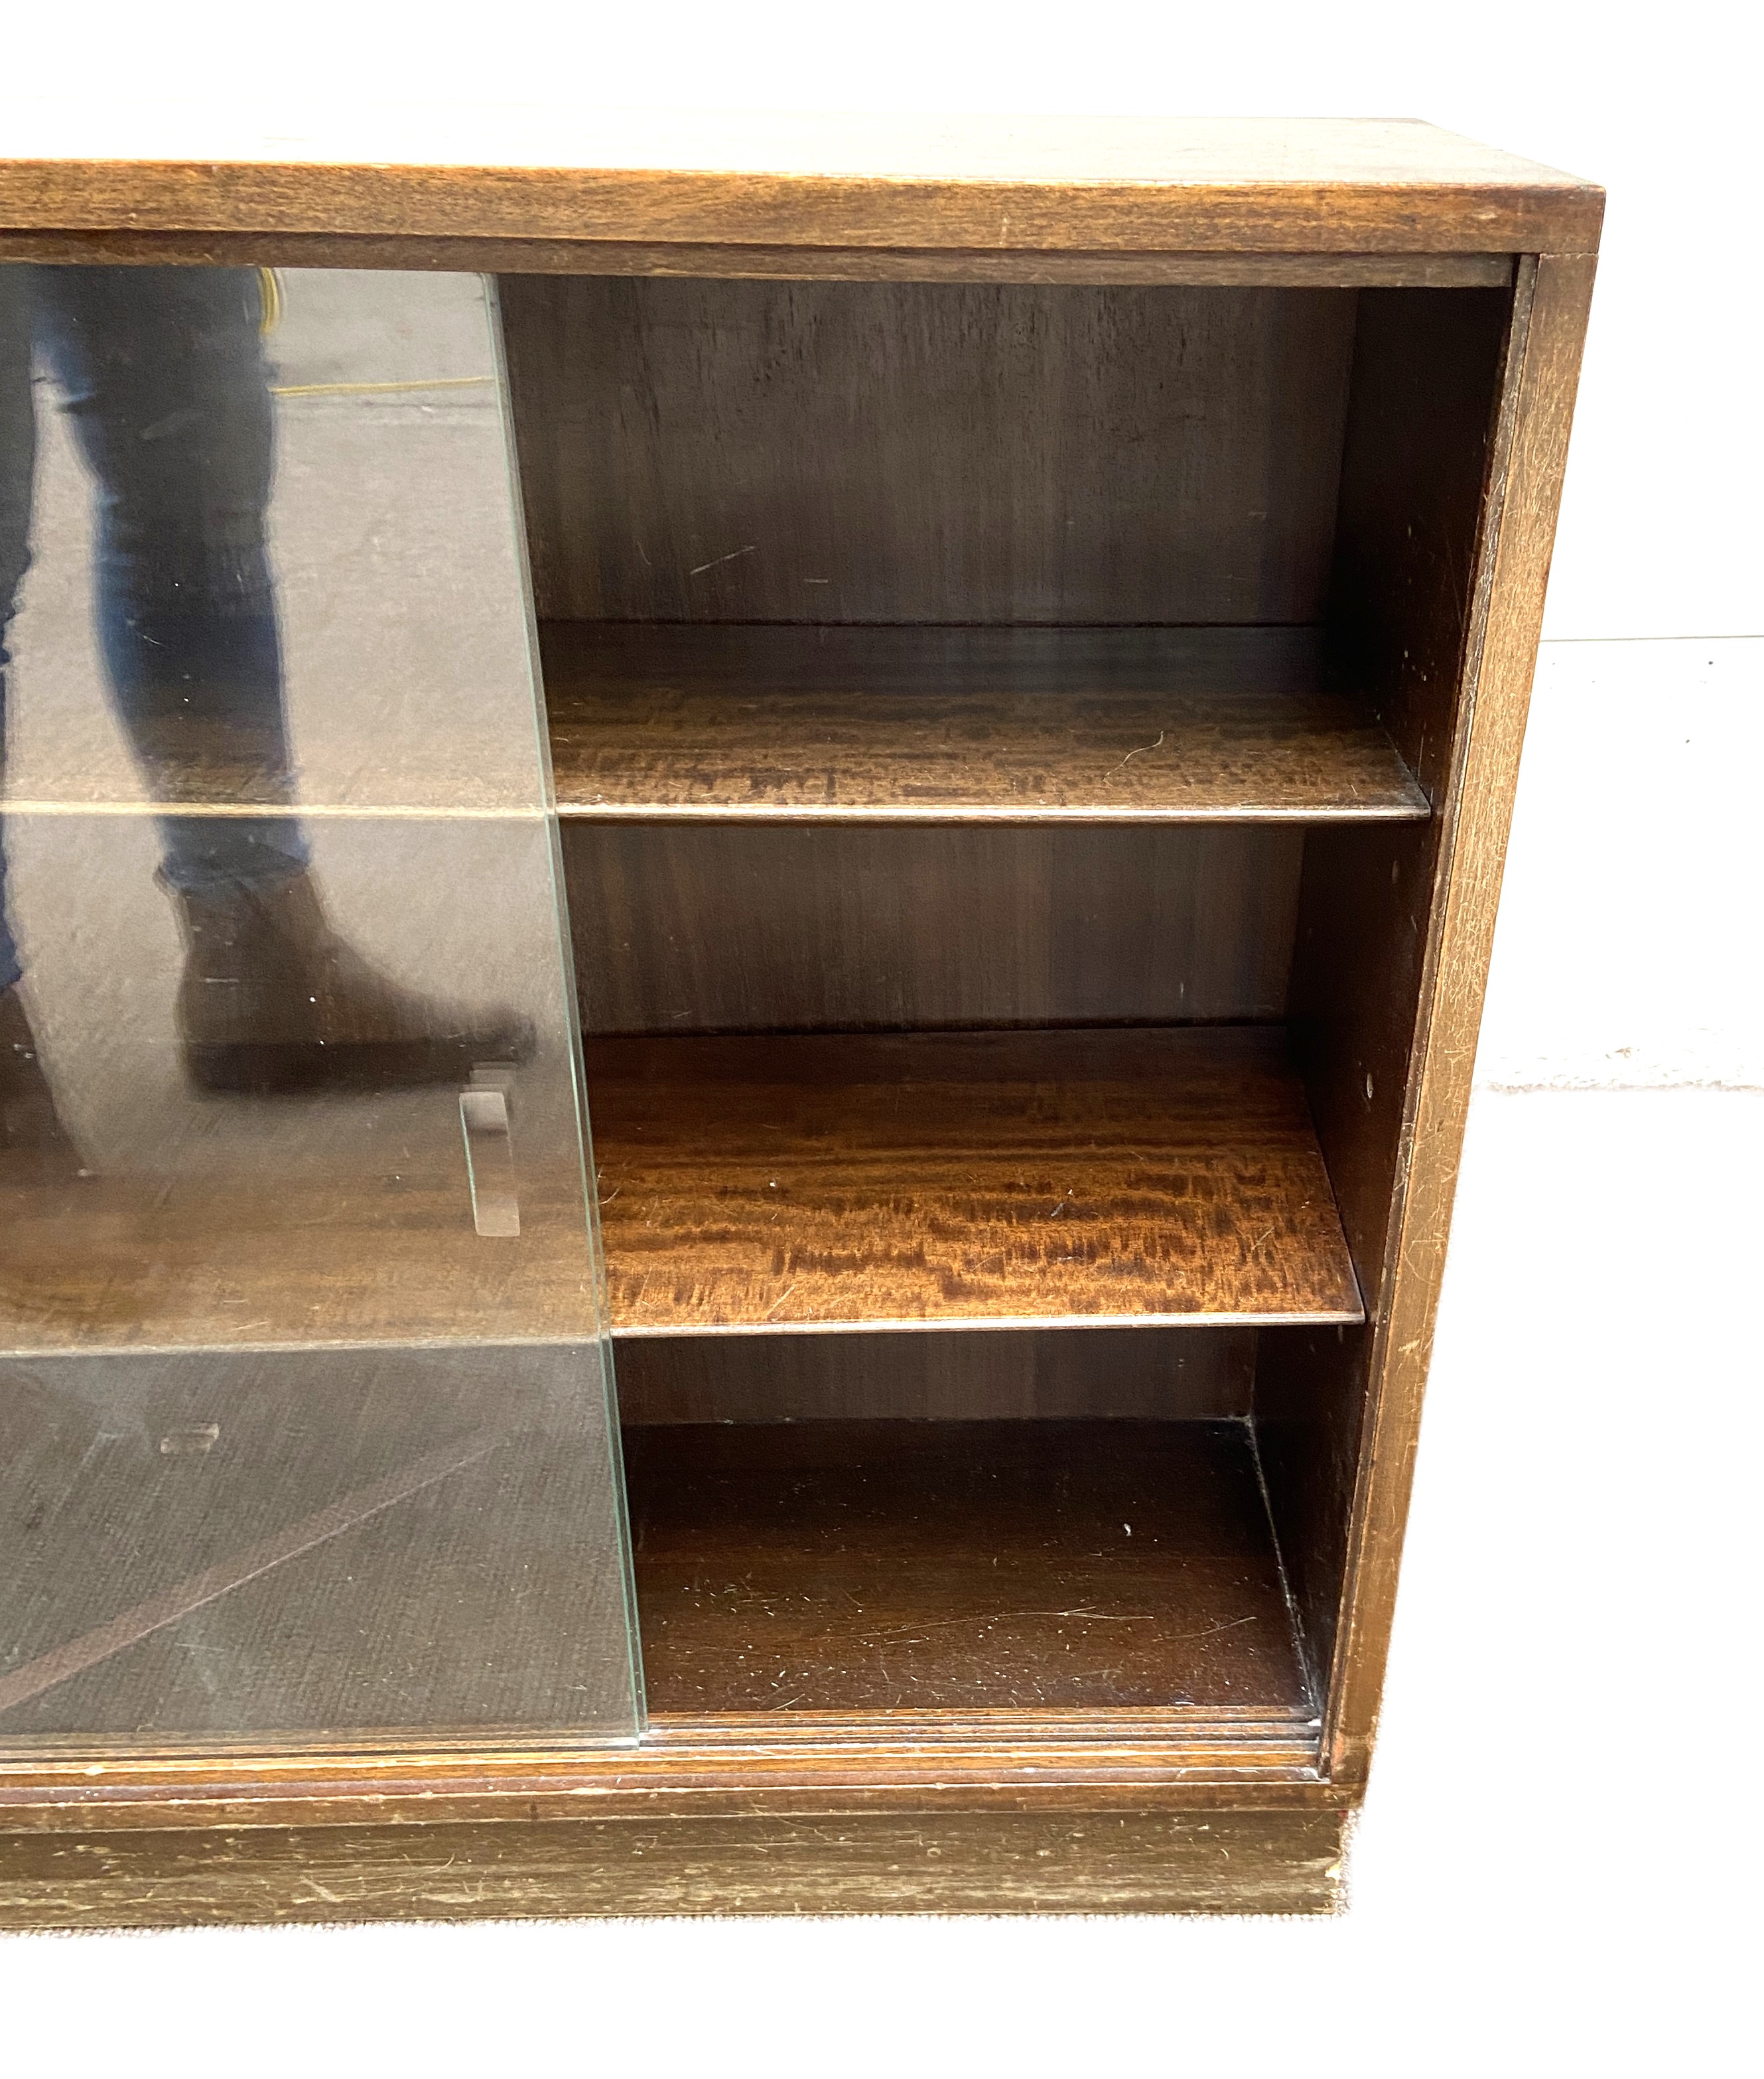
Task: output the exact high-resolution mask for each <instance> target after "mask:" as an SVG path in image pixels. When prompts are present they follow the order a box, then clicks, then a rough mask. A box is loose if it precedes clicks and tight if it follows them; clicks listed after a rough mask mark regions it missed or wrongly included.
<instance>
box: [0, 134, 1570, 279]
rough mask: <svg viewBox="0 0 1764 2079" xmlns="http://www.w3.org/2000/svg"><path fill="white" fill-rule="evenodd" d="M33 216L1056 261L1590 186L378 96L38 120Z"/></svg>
mask: <svg viewBox="0 0 1764 2079" xmlns="http://www.w3.org/2000/svg"><path fill="white" fill-rule="evenodd" d="M9 136H10V144H11V149H12V152H13V153H14V154H15V156H14V157H13V158H12V159H11V160H10V161H7V162H6V163H5V164H4V165H3V166H0V223H4V224H7V225H9V226H13V227H16V228H19V229H23V230H41V229H48V230H66V231H80V230H112V231H114V230H118V229H127V230H132V231H138V232H165V231H190V230H195V231H207V232H228V231H230V232H330V233H338V232H344V233H357V234H366V235H370V236H372V235H386V234H393V233H395V234H398V235H400V236H427V237H437V236H438V237H453V238H461V237H467V238H469V237H496V238H509V237H515V238H562V239H620V240H635V241H648V242H655V241H664V242H670V243H671V242H675V241H679V242H685V243H690V244H705V243H713V244H717V243H724V242H730V243H735V244H746V245H753V244H761V245H765V244H779V245H809V246H816V245H821V246H828V245H835V246H836V245H848V246H884V247H886V246H907V247H915V248H925V247H931V248H935V247H939V246H951V245H954V246H959V247H967V248H974V247H993V248H997V247H1005V248H1013V247H1014V248H1019V249H1022V248H1027V249H1050V250H1055V251H1067V252H1072V251H1092V250H1094V251H1101V252H1108V251H1117V250H1122V249H1126V250H1128V251H1135V250H1143V249H1147V248H1148V247H1149V248H1152V249H1160V248H1161V249H1168V250H1171V251H1176V252H1225V253H1232V252H1247V253H1255V252H1274V253H1287V252H1292V253H1315V252H1324V253H1340V252H1381V251H1382V252H1401V253H1416V252H1423V253H1431V252H1453V251H1457V252H1473V253H1490V252H1494V253H1511V252H1536V251H1540V250H1558V251H1577V250H1585V249H1586V248H1587V247H1588V246H1589V245H1592V244H1593V243H1595V242H1596V238H1597V232H1598V227H1599V215H1600V210H1601V206H1602V203H1603V196H1602V195H1601V193H1600V191H1599V189H1597V188H1596V187H1594V186H1591V184H1590V183H1589V182H1585V181H1582V180H1579V179H1577V178H1574V176H1572V175H1570V174H1561V173H1557V172H1555V171H1553V170H1552V169H1549V168H1548V167H1545V166H1540V165H1537V164H1536V163H1535V162H1534V161H1528V160H1524V159H1519V158H1515V157H1512V156H1511V155H1510V154H1508V153H1502V152H1496V151H1493V150H1490V149H1489V148H1486V147H1485V146H1482V145H1479V144H1473V143H1472V142H1471V141H1470V140H1469V139H1466V138H1463V137H1459V136H1453V134H1452V133H1451V132H1448V131H1444V130H1439V129H1436V128H1432V126H1430V125H1428V124H1425V123H1412V122H1400V121H1398V122H1391V121H1384V120H1377V119H1358V120H1342V119H1320V120H1319V119H1312V120H1308V121H1293V120H1288V119H1280V120H1276V119H1257V118H1249V119H1242V118H1239V119H1175V120H1171V119H1119V118H1117V119H1108V118H1100V119H1099V118H1082V117H1060V116H1042V117H1038V118H1037V119H1035V120H1034V121H1033V122H1024V121H1022V119H1004V118H999V117H987V116H972V115H968V116H964V117H962V118H960V119H951V118H936V117H913V116H891V117H864V116H846V115H841V116H838V117H836V118H835V117H829V116H821V117H816V116H811V115H757V114H755V115H735V114H729V115H717V114H714V113H710V112H703V111H693V112H692V114H690V115H679V114H670V113H668V112H667V111H645V112H644V113H643V114H642V115H640V116H639V115H631V114H624V115H621V114H620V113H618V112H617V111H607V110H600V111H593V112H591V113H587V112H583V111H572V112H571V117H570V119H569V120H568V121H567V123H562V124H560V123H558V119H556V117H555V116H554V115H553V116H551V117H550V118H548V117H547V115H546V113H545V112H544V111H536V110H530V111H508V110H503V111H491V110H479V111H470V115H469V117H468V120H467V127H466V128H462V127H461V122H460V118H459V115H458V112H457V111H454V112H450V114H449V119H447V121H446V122H445V123H437V120H436V119H434V118H433V117H430V118H428V119H426V120H425V119H424V118H423V117H422V116H421V115H420V114H419V113H417V112H416V111H411V112H406V113H400V112H398V111H392V110H390V109H382V110H377V111H374V117H373V119H372V120H371V121H363V120H362V119H359V118H355V119H351V120H349V121H348V122H347V123H338V124H336V125H334V126H333V127H332V132H331V133H330V134H328V135H325V136H316V137H313V138H311V139H310V140H308V141H307V143H306V144H305V145H304V146H303V147H302V148H293V149H291V148H290V145H289V144H288V142H287V140H286V139H285V138H282V139H277V138H272V137H270V136H265V135H264V134H262V132H261V130H254V129H253V124H252V122H251V120H250V117H249V113H246V114H245V115H241V114H240V112H238V111H233V110H230V109H229V110H225V111H222V110H217V109H203V108H201V107H192V108H190V109H186V110H184V111H176V110H172V109H169V108H163V107H161V108H155V109H144V110H140V111H131V112H130V113H129V114H128V115H127V119H126V121H125V120H124V119H123V118H122V117H121V116H120V115H119V114H118V113H116V112H115V111H108V110H107V111H104V115H103V119H102V120H101V121H94V119H92V117H91V115H90V114H89V113H83V112H82V114H81V115H80V116H79V117H78V118H77V119H76V118H75V116H74V115H73V114H72V113H65V114H63V115H61V117H60V119H58V120H46V119H44V117H42V116H39V117H37V118H36V119H34V120H32V121H31V122H29V123H19V124H15V125H14V126H13V128H12V129H11V131H10V132H9Z"/></svg>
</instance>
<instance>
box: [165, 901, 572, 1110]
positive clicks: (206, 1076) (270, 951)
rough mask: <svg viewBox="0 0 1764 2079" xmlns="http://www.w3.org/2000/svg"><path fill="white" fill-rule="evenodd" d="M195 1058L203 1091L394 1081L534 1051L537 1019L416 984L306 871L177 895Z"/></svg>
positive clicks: (445, 1076) (429, 1078) (191, 1069)
mask: <svg viewBox="0 0 1764 2079" xmlns="http://www.w3.org/2000/svg"><path fill="white" fill-rule="evenodd" d="M175 899H176V901H177V905H178V921H179V922H180V923H181V925H182V928H183V934H184V947H185V953H186V960H185V964H184V978H183V983H182V987H181V988H180V989H179V991H178V1032H179V1035H180V1036H181V1037H182V1040H183V1043H184V1065H185V1067H186V1070H187V1072H188V1073H189V1076H190V1081H192V1082H193V1083H194V1085H195V1086H196V1087H197V1088H198V1089H199V1090H214V1091H219V1090H230V1091H240V1092H249V1093H259V1094H263V1093H268V1092H271V1091H279V1090H319V1089H332V1090H335V1089H353V1090H387V1089H392V1088H396V1087H398V1086H410V1085H413V1084H418V1083H437V1082H449V1081H454V1080H455V1079H456V1078H458V1079H460V1080H463V1079H464V1078H465V1077H466V1076H467V1075H468V1074H469V1073H470V1070H471V1069H472V1068H473V1067H474V1065H477V1064H479V1063H480V1062H488V1061H511V1060H524V1059H525V1057H526V1056H528V1055H529V1054H530V1053H531V1052H533V1027H532V1026H531V1025H530V1024H529V1023H528V1022H527V1021H526V1019H524V1018H520V1017H518V1016H517V1015H516V1014H514V1013H513V1012H512V1011H506V1010H504V1011H491V1012H489V1013H476V1012H471V1011H466V1010H460V1009H458V1008H457V1007H455V1006H451V1005H447V1004H443V1003H439V1002H435V1001H434V1000H433V998H428V997H424V996H418V995H416V993H414V992H413V991H412V990H409V989H401V988H399V985H397V984H396V983H395V982H394V981H390V980H388V978H387V977H386V976H384V975H382V974H381V973H379V972H378V969H377V968H373V967H371V966H370V964H368V962H367V961H366V960H363V959H362V956H361V955H360V954H359V953H357V952H355V951H354V950H353V948H352V947H349V946H347V945H345V943H344V942H343V941H342V940H341V939H340V938H338V937H337V935H336V933H335V932H334V931H332V928H331V927H330V924H329V922H328V921H327V919H326V918H325V914H324V909H323V907H322V906H321V905H320V901H319V898H318V894H317V892H316V889H314V887H313V885H312V883H311V881H310V879H308V878H307V876H306V875H304V874H301V875H299V876H296V877H295V879H294V880H292V881H282V882H280V883H278V884H277V885H275V886H274V887H269V888H257V889H248V888H239V889H234V890H232V892H231V893H228V894H226V895H221V896H211V895H183V894H180V895H178V896H177V897H176V898H175Z"/></svg>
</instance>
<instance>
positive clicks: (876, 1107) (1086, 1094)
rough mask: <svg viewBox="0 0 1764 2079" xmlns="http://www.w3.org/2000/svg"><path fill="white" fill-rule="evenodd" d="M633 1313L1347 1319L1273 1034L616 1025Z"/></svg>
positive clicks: (629, 1324)
mask: <svg viewBox="0 0 1764 2079" xmlns="http://www.w3.org/2000/svg"><path fill="white" fill-rule="evenodd" d="M587 1066H588V1082H589V1093H590V1099H589V1101H590V1106H591V1111H592V1114H593V1117H594V1122H595V1160H596V1165H597V1167H598V1169H599V1173H600V1218H601V1231H602V1235H603V1237H604V1246H605V1253H606V1265H607V1281H608V1304H609V1307H610V1318H611V1320H612V1326H613V1328H614V1330H615V1332H617V1333H620V1334H624V1335H637V1334H645V1335H679V1334H682V1333H716V1332H720V1331H724V1330H738V1331H750V1330H761V1329H763V1330H767V1331H776V1330H784V1329H817V1328H819V1329H825V1328H836V1327H842V1326H844V1327H851V1326H857V1325H861V1324H866V1323H872V1324H876V1325H878V1326H883V1325H888V1324H896V1325H901V1324H906V1325H910V1324H915V1323H922V1324H925V1325H926V1326H934V1325H940V1326H945V1327H948V1326H952V1325H954V1324H956V1323H959V1322H963V1323H972V1324H974V1325H976V1326H984V1325H986V1324H994V1325H999V1326H1003V1325H1006V1324H1021V1325H1032V1324H1035V1323H1036V1322H1038V1321H1040V1322H1048V1323H1051V1322H1054V1321H1060V1320H1064V1321H1069V1322H1072V1323H1084V1322H1090V1323H1094V1324H1098V1325H1101V1324H1105V1323H1108V1322H1114V1323H1127V1322H1134V1321H1138V1322H1141V1323H1151V1322H1155V1321H1162V1322H1168V1323H1170V1324H1195V1325H1198V1324H1203V1323H1208V1322H1214V1323H1218V1324H1220V1325H1237V1326H1241V1327H1253V1326H1256V1325H1259V1324H1272V1323H1279V1322H1286V1321H1306V1320H1310V1321H1315V1320H1326V1321H1336V1320H1339V1321H1351V1320H1358V1319H1359V1318H1360V1311H1361V1310H1360V1301H1359V1295H1358V1292H1357V1290H1356V1287H1355V1285H1354V1281H1353V1274H1352V1269H1351V1267H1350V1265H1349V1263H1348V1256H1347V1252H1346V1249H1345V1246H1344V1244H1343V1241H1342V1239H1341V1231H1340V1224H1339V1222H1338V1221H1337V1219H1336V1211H1335V1207H1334V1204H1333V1202H1332V1201H1331V1198H1330V1195H1329V1181H1328V1178H1327V1175H1326V1174H1325V1173H1324V1170H1323V1164H1322V1161H1321V1159H1320V1158H1319V1156H1318V1153H1317V1148H1316V1144H1315V1140H1314V1139H1313V1137H1312V1136H1311V1132H1310V1122H1309V1120H1308V1119H1306V1115H1305V1111H1304V1104H1303V1100H1302V1096H1301V1095H1300V1093H1299V1090H1298V1085H1297V1082H1296V1081H1295V1080H1294V1078H1293V1077H1292V1076H1291V1074H1290V1072H1289V1071H1288V1070H1287V1069H1286V1068H1285V1065H1284V1063H1283V1059H1282V1039H1281V1035H1280V1034H1279V1033H1278V1032H1277V1031H1267V1030H1264V1029H1260V1028H1256V1027H1245V1028H1225V1029H1214V1028H1202V1029H1198V1030H1189V1031H1181V1030H1172V1031H1156V1030H1151V1031H1126V1032H1117V1031H1090V1032H1084V1031H1079V1032H1064V1033H1055V1032H1034V1033H990V1032H973V1033H941V1034H935V1033H924V1034H909V1035H901V1034H894V1035H853V1036H849V1037H847V1036H841V1037H833V1036H827V1035H813V1036H799V1037H767V1038H763V1039H637V1040H619V1039H611V1040H608V1039H600V1040H596V1041H593V1042H591V1044H590V1046H589V1048H588V1052H587Z"/></svg>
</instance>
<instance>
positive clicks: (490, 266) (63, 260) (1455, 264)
mask: <svg viewBox="0 0 1764 2079" xmlns="http://www.w3.org/2000/svg"><path fill="white" fill-rule="evenodd" d="M8 260H22V261H31V262H36V263H40V264H43V265H47V266H150V267H173V266H184V267H250V266H257V267H348V268H373V267H385V268H394V269H397V270H417V271H424V272H434V273H441V274H474V273H479V272H491V273H495V274H658V275H681V276H686V277H689V278H696V277H699V276H702V275H713V276H717V277H721V278H727V279H729V280H731V281H764V282H1046V283H1049V284H1053V283H1059V282H1086V283H1089V284H1091V285H1095V284H1097V283H1103V284H1108V285H1115V286H1119V287H1135V286H1139V285H1143V284H1149V283H1156V282H1172V283H1176V284H1178V285H1180V286H1183V287H1190V288H1218V289H1243V288H1269V289H1361V288H1428V289H1486V288H1496V287H1502V286H1503V285H1505V284H1506V283H1507V282H1511V279H1512V276H1513V256H1512V255H1511V253H1160V252H1146V253H1126V252H1123V253H1049V252H1043V251H1033V252H1026V253H1018V252H1011V251H1009V250H1006V251H1004V252H1001V251H999V250H998V249H997V247H996V246H982V247H978V248H975V249H963V248H961V247H959V246H958V247H952V248H950V249H946V250H938V249H933V248H923V249H919V250H917V251H914V250H912V249H906V250H895V249H892V248H889V247H886V246H849V245H848V246H837V245H835V246H816V245H664V244H645V243H643V242H642V241H638V240H635V239H592V238H472V237H458V238H445V237H444V238H408V237H399V236H395V235H378V236H377V235H374V234H371V233H368V234H364V233H362V232H287V231H274V232H228V231H220V232H214V231H210V232H200V231H148V232H132V231H127V230H115V231H73V232H69V231H12V230H8V229H7V228H5V227H4V226H3V225H0V261H8Z"/></svg>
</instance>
